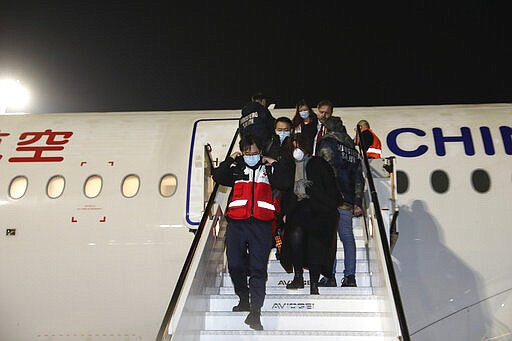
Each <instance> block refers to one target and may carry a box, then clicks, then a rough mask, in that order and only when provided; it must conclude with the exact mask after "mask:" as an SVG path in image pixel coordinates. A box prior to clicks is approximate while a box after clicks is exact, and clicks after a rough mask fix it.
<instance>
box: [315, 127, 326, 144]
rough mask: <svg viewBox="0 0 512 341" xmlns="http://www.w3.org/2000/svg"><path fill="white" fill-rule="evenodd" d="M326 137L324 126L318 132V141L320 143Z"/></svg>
mask: <svg viewBox="0 0 512 341" xmlns="http://www.w3.org/2000/svg"><path fill="white" fill-rule="evenodd" d="M322 136H324V125H323V124H321V125H320V129H319V130H318V135H317V136H316V141H317V142H318V141H320V139H321V138H322Z"/></svg>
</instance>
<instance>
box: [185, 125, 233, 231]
mask: <svg viewBox="0 0 512 341" xmlns="http://www.w3.org/2000/svg"><path fill="white" fill-rule="evenodd" d="M237 128H238V118H225V119H201V120H197V121H196V122H194V126H193V128H192V141H191V145H190V155H189V162H188V175H187V204H186V217H185V220H186V222H187V225H188V227H189V228H192V229H196V228H197V227H198V226H199V223H200V222H201V217H202V215H203V212H204V207H205V202H207V201H208V197H209V193H211V187H212V186H211V182H210V181H212V180H211V176H210V175H209V174H208V173H209V166H208V162H207V156H206V154H205V153H206V152H205V146H206V145H208V144H209V145H210V146H211V152H210V154H211V157H212V161H213V166H214V167H217V166H218V165H219V163H220V162H222V161H223V160H224V158H225V157H226V153H227V151H228V149H229V146H230V143H231V140H232V139H233V136H234V134H235V132H236V129H237ZM234 149H235V150H237V149H238V146H237V145H235V147H234ZM209 182H210V183H209Z"/></svg>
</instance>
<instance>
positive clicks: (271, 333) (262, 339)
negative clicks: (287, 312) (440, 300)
mask: <svg viewBox="0 0 512 341" xmlns="http://www.w3.org/2000/svg"><path fill="white" fill-rule="evenodd" d="M312 339H315V340H318V341H335V340H344V341H396V340H397V338H396V336H395V337H393V335H392V334H391V333H386V332H361V331H351V332H340V331H324V330H307V331H302V330H300V331H297V330H263V331H254V330H205V331H201V341H224V340H227V341H231V340H232V341H268V340H280V341H310V340H312Z"/></svg>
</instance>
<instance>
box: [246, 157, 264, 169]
mask: <svg viewBox="0 0 512 341" xmlns="http://www.w3.org/2000/svg"><path fill="white" fill-rule="evenodd" d="M260 159H261V156H260V154H256V155H244V162H245V164H246V165H247V166H249V167H254V166H256V165H257V164H258V162H260Z"/></svg>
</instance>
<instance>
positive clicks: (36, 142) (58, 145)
mask: <svg viewBox="0 0 512 341" xmlns="http://www.w3.org/2000/svg"><path fill="white" fill-rule="evenodd" d="M71 135H73V133H72V132H71V131H59V132H57V131H52V130H51V129H47V130H45V131H43V132H32V131H31V132H24V133H22V134H21V135H20V138H19V142H18V147H17V148H16V151H18V152H32V153H33V154H32V155H30V156H24V157H11V158H9V162H61V161H62V160H64V157H62V156H48V155H47V154H45V155H43V153H44V152H53V151H59V150H63V149H64V146H62V145H63V144H66V143H68V142H69V138H70V137H71ZM43 137H46V139H44V138H43Z"/></svg>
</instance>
